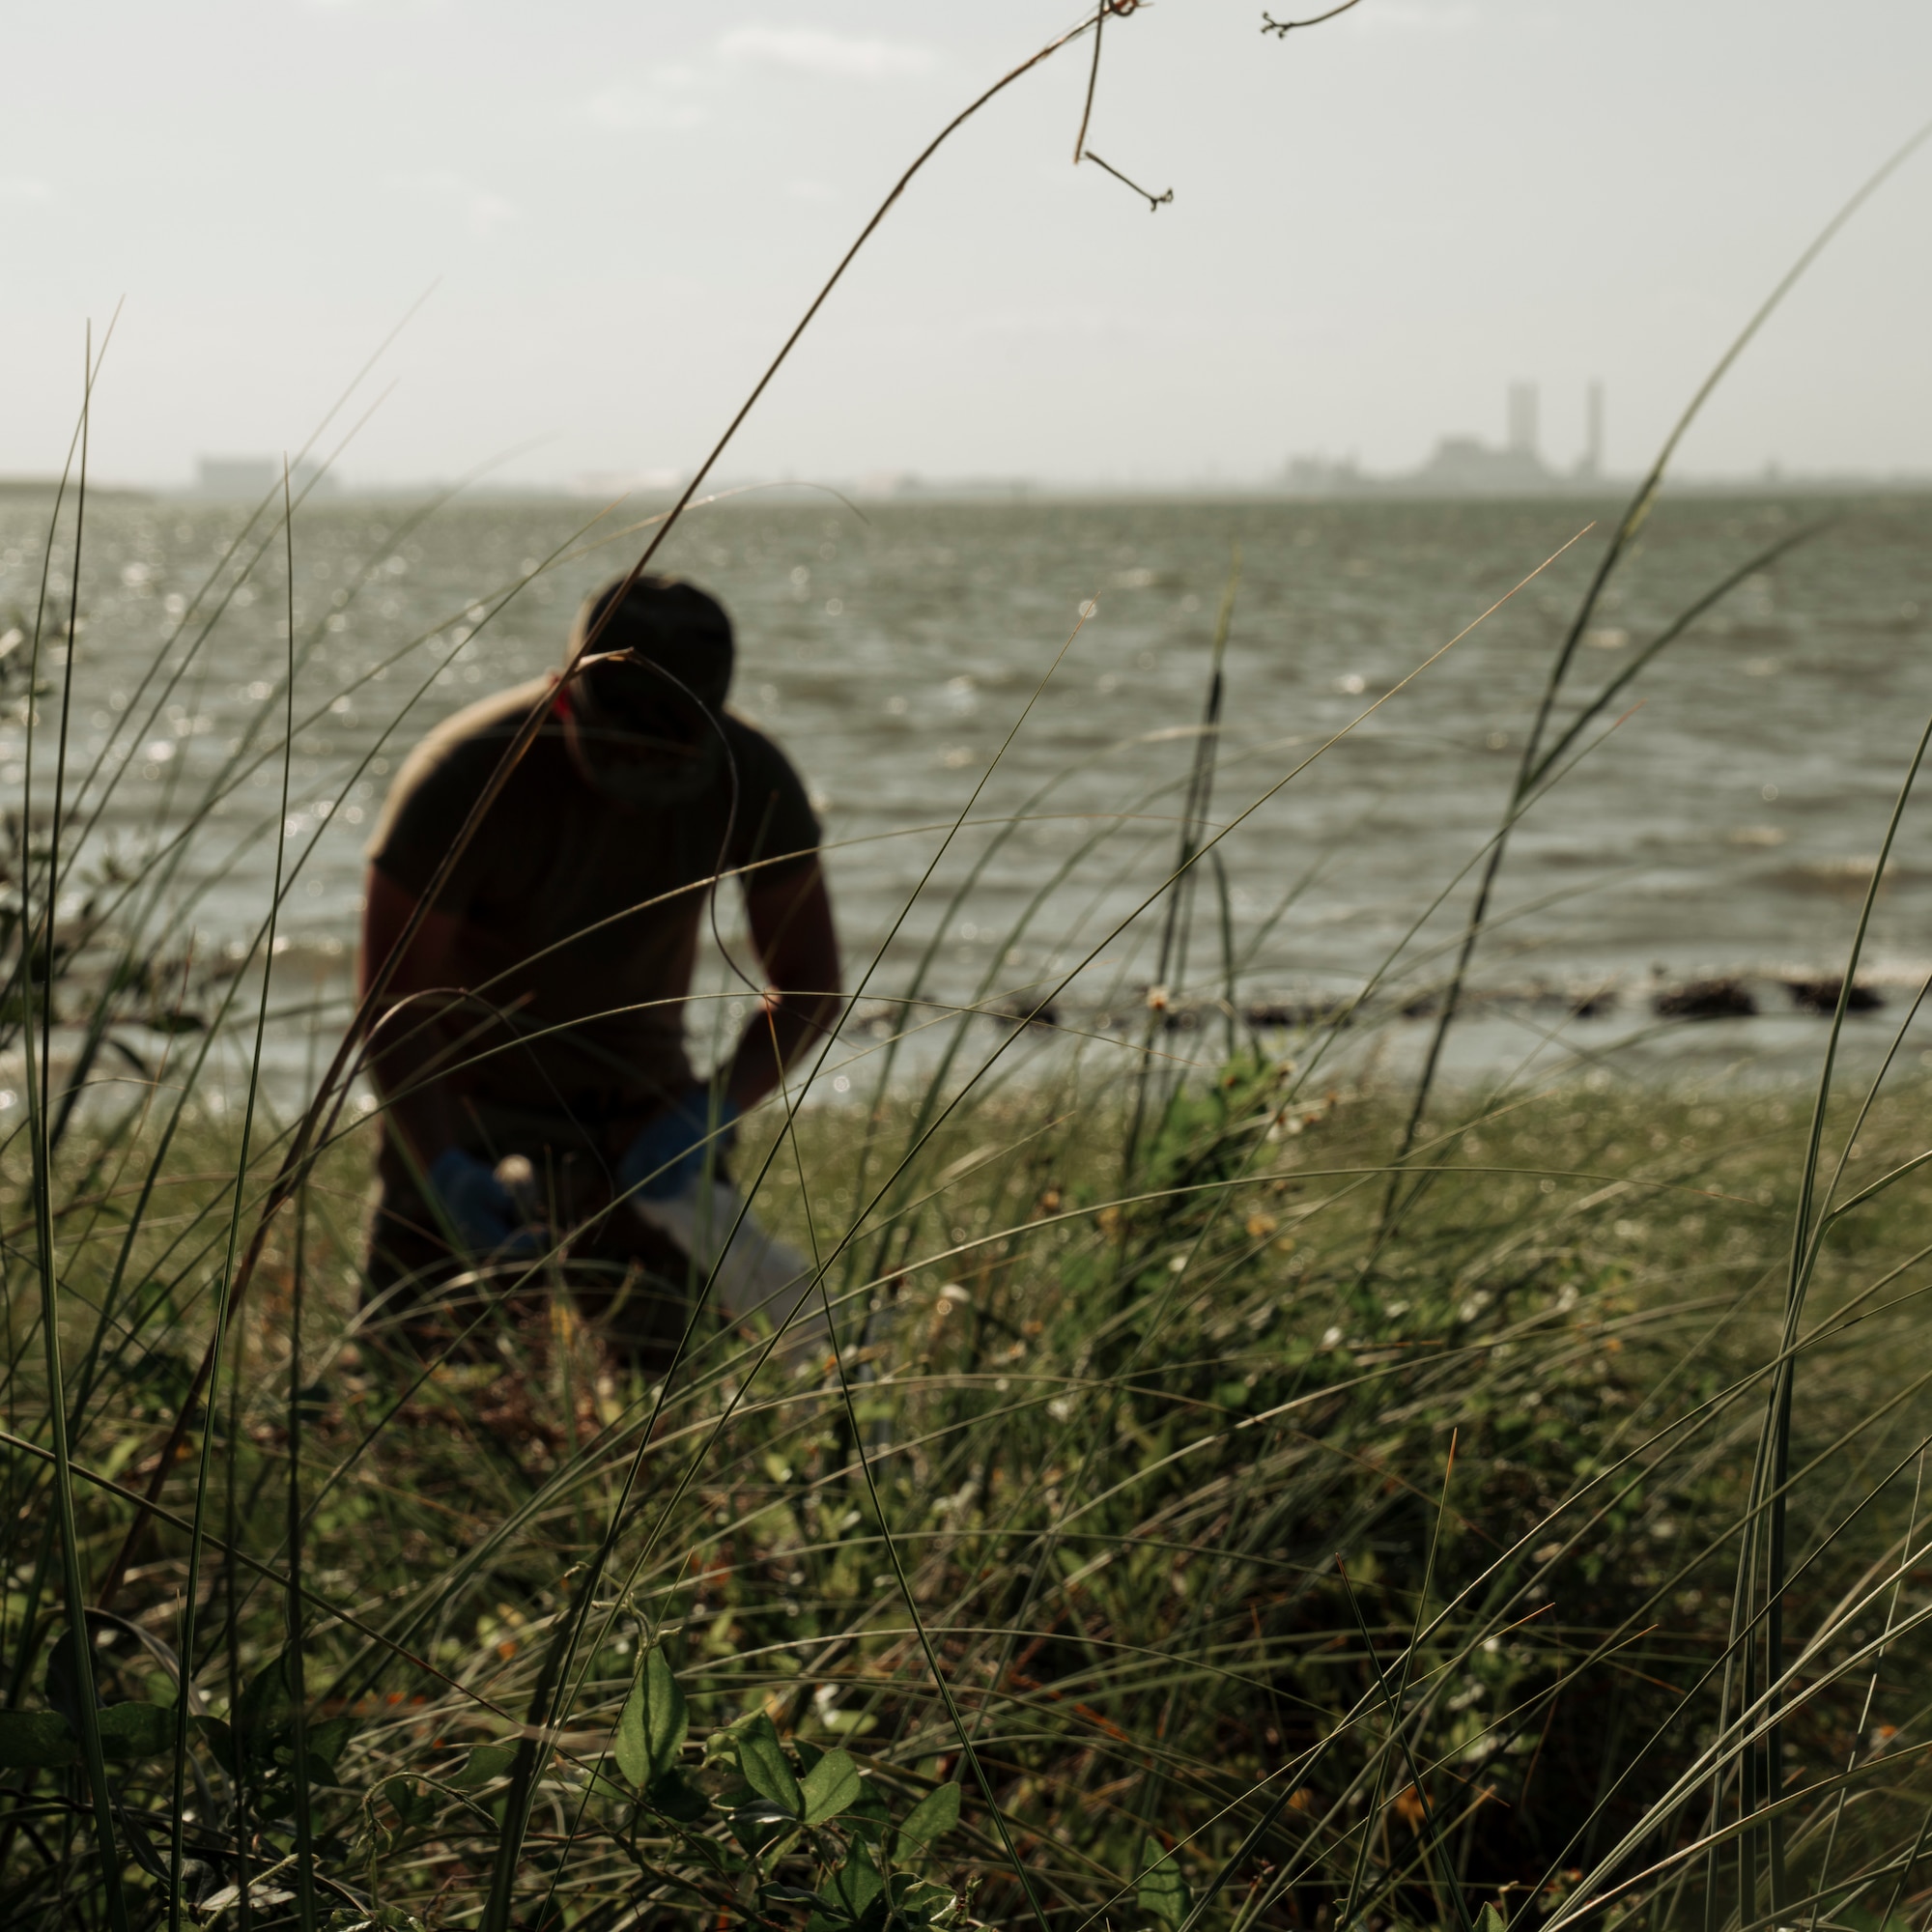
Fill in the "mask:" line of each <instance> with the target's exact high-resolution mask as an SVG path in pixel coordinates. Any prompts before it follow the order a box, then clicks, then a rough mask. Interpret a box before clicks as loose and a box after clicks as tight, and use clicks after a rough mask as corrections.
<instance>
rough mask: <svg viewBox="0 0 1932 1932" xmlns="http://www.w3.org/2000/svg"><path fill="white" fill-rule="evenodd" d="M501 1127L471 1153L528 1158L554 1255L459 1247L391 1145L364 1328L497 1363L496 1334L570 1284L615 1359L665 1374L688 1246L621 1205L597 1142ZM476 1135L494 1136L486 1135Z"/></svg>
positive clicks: (680, 1323)
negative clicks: (513, 1255)
mask: <svg viewBox="0 0 1932 1932" xmlns="http://www.w3.org/2000/svg"><path fill="white" fill-rule="evenodd" d="M492 1124H493V1125H494V1126H495V1128H496V1129H497V1130H496V1131H494V1132H492V1133H490V1134H489V1135H488V1137H487V1141H486V1142H485V1144H484V1145H479V1146H476V1147H473V1148H471V1149H470V1150H469V1151H472V1152H474V1153H476V1154H477V1155H478V1156H479V1157H480V1158H482V1159H486V1160H489V1161H492V1162H493V1163H494V1162H496V1161H499V1160H501V1159H502V1158H503V1156H504V1155H506V1154H513V1153H514V1154H522V1155H523V1156H524V1158H525V1159H526V1160H527V1161H528V1162H529V1164H530V1168H531V1181H530V1187H529V1194H530V1196H531V1198H532V1201H533V1205H534V1208H535V1212H536V1215H537V1217H538V1218H539V1219H540V1221H541V1223H542V1225H543V1227H544V1229H545V1230H546V1235H545V1241H546V1247H547V1248H549V1249H551V1250H552V1251H553V1252H550V1253H548V1254H546V1255H543V1256H541V1257H525V1258H521V1259H508V1258H497V1257H492V1256H488V1255H482V1256H478V1255H470V1254H465V1253H461V1252H459V1251H458V1250H456V1249H455V1248H453V1247H452V1246H451V1245H450V1243H449V1241H448V1240H447V1239H446V1238H445V1236H444V1235H443V1232H442V1228H441V1226H440V1223H439V1221H438V1218H437V1216H436V1214H435V1213H434V1212H433V1211H432V1210H431V1208H429V1206H428V1204H427V1203H426V1202H425V1201H424V1200H423V1198H422V1195H421V1192H420V1191H419V1189H418V1187H417V1185H416V1182H415V1179H414V1177H413V1175H412V1173H411V1171H410V1168H409V1163H408V1162H407V1160H406V1159H405V1158H404V1156H403V1153H402V1151H401V1150H400V1148H398V1147H396V1146H395V1145H394V1144H393V1143H392V1142H391V1141H389V1140H386V1139H385V1141H384V1148H383V1153H382V1157H381V1159H380V1161H379V1163H378V1172H379V1174H380V1176H381V1181H382V1187H381V1192H380V1194H379V1196H378V1199H377V1203H376V1213H375V1219H374V1222H373V1223H372V1225H371V1227H370V1230H369V1251H368V1262H367V1266H366V1270H365V1286H364V1289H363V1311H364V1312H363V1328H364V1332H365V1333H368V1334H369V1335H370V1336H371V1338H372V1339H382V1338H384V1337H388V1338H392V1339H394V1340H396V1341H399V1342H402V1343H405V1344H406V1345H407V1346H408V1347H410V1348H411V1349H412V1350H414V1351H415V1352H417V1353H419V1354H423V1355H426V1356H434V1357H440V1356H443V1355H448V1356H450V1357H452V1358H453V1359H459V1360H471V1361H474V1360H480V1359H493V1358H495V1357H496V1355H497V1341H498V1338H499V1337H500V1336H503V1335H504V1334H506V1333H507V1332H508V1331H510V1330H512V1329H514V1328H517V1327H520V1326H522V1325H524V1324H525V1323H526V1321H527V1320H528V1319H529V1317H530V1316H531V1315H532V1314H533V1313H536V1312H539V1311H541V1310H542V1309H544V1308H545V1307H547V1305H548V1300H549V1297H550V1296H551V1295H552V1294H553V1293H554V1292H555V1291H556V1290H557V1289H558V1288H559V1287H561V1288H562V1289H563V1290H564V1291H565V1292H566V1293H568V1294H569V1296H570V1298H571V1301H572V1303H573V1305H574V1306H575V1308H576V1310H577V1312H578V1314H579V1315H580V1316H581V1317H582V1320H583V1321H584V1322H585V1323H586V1325H587V1326H588V1327H589V1328H590V1329H591V1330H592V1332H593V1333H594V1334H595V1335H596V1336H597V1337H598V1339H599V1341H600V1342H601V1343H602V1344H603V1346H604V1347H605V1348H606V1349H607V1350H609V1351H610V1352H611V1355H612V1356H613V1357H615V1358H616V1359H617V1360H619V1361H622V1362H624V1363H627V1364H629V1365H631V1366H633V1367H636V1368H638V1369H639V1370H641V1371H643V1372H644V1373H646V1374H650V1373H657V1372H662V1371H663V1370H664V1369H666V1368H667V1367H668V1365H669V1363H670V1359H671V1355H672V1352H673V1351H674V1350H675V1349H676V1346H677V1341H678V1337H679V1336H680V1335H681V1334H682V1333H683V1331H684V1324H685V1321H686V1318H687V1312H688V1310H689V1306H690V1292H689V1277H690V1263H689V1260H688V1258H687V1257H686V1255H685V1253H684V1251H683V1250H682V1249H681V1248H679V1247H678V1246H677V1244H676V1243H675V1242H674V1241H672V1240H671V1238H670V1237H669V1236H668V1235H665V1234H663V1233H661V1232H660V1231H659V1230H657V1229H655V1228H653V1227H651V1226H650V1225H649V1224H648V1223H646V1222H645V1221H644V1220H643V1219H642V1218H641V1217H640V1216H639V1215H638V1214H637V1213H636V1212H635V1211H634V1210H633V1209H632V1208H631V1207H630V1206H629V1204H628V1203H624V1202H618V1203H616V1205H614V1206H613V1205H612V1202H613V1186H612V1181H611V1175H610V1172H609V1168H608V1165H607V1162H606V1160H605V1158H604V1156H603V1154H602V1151H601V1150H600V1149H598V1148H597V1147H596V1146H595V1144H594V1143H593V1142H591V1141H590V1140H589V1137H587V1136H585V1135H583V1134H582V1133H581V1132H580V1131H575V1130H573V1129H572V1128H570V1127H568V1126H562V1127H559V1128H558V1129H556V1130H554V1131H553V1132H552V1133H550V1134H549V1135H548V1136H545V1135H544V1134H543V1133H542V1130H541V1125H540V1126H539V1128H538V1130H537V1131H531V1129H530V1125H529V1123H524V1122H517V1123H511V1124H509V1125H508V1126H506V1125H505V1124H504V1123H503V1122H500V1121H498V1122H493V1123H492ZM543 1124H548V1123H543ZM477 1138H478V1139H479V1140H484V1136H483V1135H482V1134H481V1133H480V1132H479V1134H478V1136H477Z"/></svg>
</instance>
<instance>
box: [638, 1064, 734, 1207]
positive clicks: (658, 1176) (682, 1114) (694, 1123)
mask: <svg viewBox="0 0 1932 1932" xmlns="http://www.w3.org/2000/svg"><path fill="white" fill-rule="evenodd" d="M743 1111H744V1109H743V1108H741V1107H740V1106H739V1105H738V1104H737V1102H736V1101H734V1100H731V1099H729V1098H727V1097H726V1096H725V1094H719V1095H718V1096H717V1098H716V1099H715V1100H714V1099H713V1097H712V1094H711V1089H710V1088H708V1087H693V1088H692V1089H691V1090H690V1092H689V1093H687V1094H685V1095H684V1096H683V1098H682V1099H679V1100H676V1101H674V1102H673V1103H672V1104H671V1105H670V1106H668V1107H667V1108H666V1109H665V1111H664V1112H663V1113H662V1114H660V1115H659V1116H658V1117H657V1119H656V1120H654V1121H652V1122H650V1124H649V1125H648V1126H646V1127H645V1128H644V1130H643V1132H642V1133H640V1134H639V1136H638V1137H637V1139H636V1140H634V1141H633V1142H632V1143H631V1145H630V1147H629V1148H628V1149H626V1151H625V1153H624V1158H623V1159H622V1160H620V1161H619V1162H618V1163H617V1179H618V1180H619V1181H620V1182H621V1183H622V1185H623V1187H624V1190H625V1192H626V1193H633V1192H635V1193H636V1194H638V1195H640V1196H641V1197H642V1198H643V1199H644V1200H646V1201H671V1200H674V1199H676V1197H677V1196H678V1195H680V1194H683V1193H685V1192H686V1191H687V1190H689V1189H690V1188H691V1186H692V1185H693V1184H694V1183H695V1182H696V1180H697V1179H698V1177H699V1176H700V1175H701V1174H702V1173H703V1172H704V1164H705V1162H706V1161H717V1160H720V1159H722V1158H723V1157H724V1154H725V1151H726V1150H727V1149H728V1148H729V1147H730V1145H731V1143H732V1141H734V1140H735V1139H736V1138H737V1135H736V1134H735V1132H734V1131H733V1128H734V1127H735V1125H736V1123H737V1120H738V1116H739V1115H740V1114H741V1113H742V1112H743Z"/></svg>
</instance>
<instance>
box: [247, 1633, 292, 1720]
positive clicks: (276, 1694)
mask: <svg viewBox="0 0 1932 1932" xmlns="http://www.w3.org/2000/svg"><path fill="white" fill-rule="evenodd" d="M292 1708H293V1707H292V1706H291V1704H290V1701H289V1654H288V1652H287V1651H282V1652H279V1653H278V1654H277V1655H276V1656H274V1657H271V1658H270V1660H269V1661H268V1662H267V1663H265V1664H264V1665H263V1666H262V1667H261V1669H260V1670H258V1671H257V1672H256V1673H255V1675H254V1676H253V1677H252V1678H251V1679H249V1681H248V1685H247V1688H246V1689H245V1690H243V1691H242V1692H241V1698H240V1699H239V1700H238V1702H237V1704H236V1707H235V1713H234V1722H235V1728H236V1729H237V1730H238V1731H262V1730H266V1729H268V1728H269V1727H270V1726H271V1725H274V1724H280V1723H286V1722H287V1721H288V1719H289V1718H290V1716H291V1714H292Z"/></svg>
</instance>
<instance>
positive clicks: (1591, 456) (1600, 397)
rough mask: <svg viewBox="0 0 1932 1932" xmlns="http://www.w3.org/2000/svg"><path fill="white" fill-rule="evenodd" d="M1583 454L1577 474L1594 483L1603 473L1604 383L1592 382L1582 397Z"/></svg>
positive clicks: (1578, 461)
mask: <svg viewBox="0 0 1932 1932" xmlns="http://www.w3.org/2000/svg"><path fill="white" fill-rule="evenodd" d="M1583 421H1584V429H1583V454H1582V455H1581V456H1580V457H1578V458H1577V475H1578V476H1580V477H1582V478H1583V479H1584V480H1585V481H1587V482H1592V483H1594V482H1595V481H1596V479H1597V478H1598V477H1599V476H1601V475H1602V474H1603V473H1604V385H1603V384H1601V383H1592V384H1590V386H1589V388H1588V389H1587V390H1586V391H1585V392H1584V397H1583Z"/></svg>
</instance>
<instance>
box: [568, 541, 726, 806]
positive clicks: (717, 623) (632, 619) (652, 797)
mask: <svg viewBox="0 0 1932 1932" xmlns="http://www.w3.org/2000/svg"><path fill="white" fill-rule="evenodd" d="M586 640H588V641H589V649H588V650H587V651H586V650H585V649H584V645H585V642H586ZM732 655H733V652H732V642H731V620H730V618H728V617H727V616H726V615H725V610H724V607H723V606H722V605H721V604H720V603H719V602H718V600H717V599H716V598H714V597H711V596H708V595H706V593H705V592H704V591H702V590H700V589H698V588H697V586H696V584H694V583H685V582H680V581H679V580H678V579H676V578H671V577H640V578H639V580H638V581H637V582H635V583H633V584H631V585H630V587H629V589H628V590H626V588H625V580H624V579H622V578H618V579H617V580H616V581H615V582H611V583H607V584H606V585H605V586H604V588H603V589H601V590H599V591H597V592H596V593H595V594H594V595H592V596H590V597H588V598H586V599H585V600H584V604H583V608H582V610H581V611H579V612H578V613H577V623H576V625H575V626H574V628H573V629H572V632H571V637H570V644H569V648H568V649H567V650H566V652H565V654H564V664H565V667H566V670H565V675H564V679H563V698H564V702H563V707H562V708H563V713H564V733H565V740H566V742H567V744H568V745H569V747H570V754H571V757H572V759H573V761H574V762H575V763H576V765H577V768H578V770H579V771H580V772H581V773H582V776H583V779H584V781H585V782H586V783H587V784H589V785H590V786H591V788H592V789H593V790H595V791H597V792H598V793H599V794H600V795H602V796H603V797H605V798H608V799H610V800H611V803H613V804H616V805H622V806H628V807H630V808H632V809H633V810H643V809H646V808H648V807H652V806H661V805H675V804H677V803H679V802H680V801H682V800H686V799H691V798H696V796H697V795H698V794H699V793H700V792H702V791H703V790H704V789H705V788H706V786H707V785H709V783H710V782H711V781H712V778H713V776H714V775H715V773H716V771H717V768H718V762H719V759H720V756H721V754H722V751H723V741H722V739H721V738H720V736H719V728H718V722H717V720H718V713H719V712H720V711H722V710H723V709H724V705H725V696H726V694H727V693H728V692H729V690H730V687H731V666H732ZM571 666H576V667H577V668H575V669H574V670H573V669H570V668H569V667H571Z"/></svg>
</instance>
